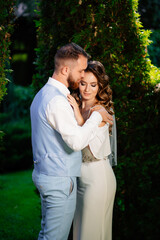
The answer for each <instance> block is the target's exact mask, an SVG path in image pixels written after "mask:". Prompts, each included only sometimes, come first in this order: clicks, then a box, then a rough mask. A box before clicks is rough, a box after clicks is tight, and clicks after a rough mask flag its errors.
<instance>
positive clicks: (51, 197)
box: [31, 43, 116, 240]
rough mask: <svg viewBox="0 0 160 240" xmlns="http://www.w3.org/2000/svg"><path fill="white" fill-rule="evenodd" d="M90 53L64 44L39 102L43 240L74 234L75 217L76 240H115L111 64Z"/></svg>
mask: <svg viewBox="0 0 160 240" xmlns="http://www.w3.org/2000/svg"><path fill="white" fill-rule="evenodd" d="M88 59H89V55H88V54H87V53H86V52H85V51H84V50H83V49H82V48H81V47H80V46H78V45H76V44H75V43H69V44H67V45H65V46H63V47H61V48H60V49H59V50H57V53H56V55H55V58H54V67H55V68H54V72H53V76H52V77H50V78H49V80H48V82H47V83H46V84H45V85H44V87H43V88H42V89H41V90H40V91H39V92H38V93H37V94H36V96H35V98H34V100H33V102H32V104H31V127H32V150H33V161H34V170H33V174H32V178H33V182H34V184H35V186H36V187H37V189H38V190H39V193H40V197H41V209H42V220H41V231H40V233H39V237H38V239H39V240H40V239H43V240H67V238H68V235H69V231H70V227H71V224H72V221H73V239H74V240H111V238H112V212H113V204H114V197H115V191H116V180H115V176H114V173H113V170H112V167H111V164H110V160H111V162H112V159H111V158H112V155H113V154H111V145H112V144H113V145H115V140H114V136H113V135H114V134H113V133H114V132H115V131H114V128H115V124H113V116H112V115H113V103H112V91H111V89H110V87H109V78H108V76H107V75H106V72H105V69H104V66H103V65H102V64H101V63H100V62H98V61H89V62H88ZM68 88H70V89H72V90H73V94H72V95H71V94H70V91H69V89H68ZM73 96H74V97H73ZM112 125H113V126H112ZM110 135H111V137H110ZM115 150H116V149H115ZM114 160H115V159H114ZM73 219H74V220H73Z"/></svg>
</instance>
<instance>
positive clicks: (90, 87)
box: [79, 72, 99, 100]
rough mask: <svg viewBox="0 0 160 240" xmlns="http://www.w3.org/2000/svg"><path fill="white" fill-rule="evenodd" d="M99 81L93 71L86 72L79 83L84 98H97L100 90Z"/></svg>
mask: <svg viewBox="0 0 160 240" xmlns="http://www.w3.org/2000/svg"><path fill="white" fill-rule="evenodd" d="M98 88H99V87H98V81H97V78H96V77H95V75H94V74H93V73H92V72H85V73H84V78H83V80H81V81H80V83H79V91H80V94H81V97H82V100H95V99H96V96H97V92H98Z"/></svg>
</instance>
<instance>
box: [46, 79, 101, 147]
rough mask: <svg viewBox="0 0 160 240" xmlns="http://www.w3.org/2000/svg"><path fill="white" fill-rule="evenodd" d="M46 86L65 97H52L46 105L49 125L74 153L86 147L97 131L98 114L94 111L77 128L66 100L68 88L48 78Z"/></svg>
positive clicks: (99, 119) (99, 117) (99, 118)
mask: <svg viewBox="0 0 160 240" xmlns="http://www.w3.org/2000/svg"><path fill="white" fill-rule="evenodd" d="M47 84H50V85H52V86H54V87H56V88H57V89H58V90H59V91H60V92H61V93H62V94H63V95H64V96H65V97H66V99H65V98H64V97H63V96H61V95H57V96H55V97H54V96H53V99H52V100H51V101H50V102H49V103H48V105H47V109H46V116H47V120H48V122H49V124H50V125H51V126H52V128H54V129H55V130H56V131H58V132H59V133H60V134H61V136H62V138H63V140H64V141H65V142H66V144H67V145H68V146H69V147H70V148H71V149H73V150H74V151H79V150H81V149H83V148H84V147H86V146H87V145H88V144H89V142H90V141H91V140H92V139H93V138H94V137H95V135H96V133H97V132H98V131H99V127H98V125H99V124H100V123H101V121H102V117H101V115H100V113H98V112H96V111H94V112H93V113H92V114H91V116H90V118H89V119H88V120H87V121H86V122H85V124H84V125H83V126H79V125H78V124H77V121H76V119H75V117H74V112H73V109H72V107H71V105H70V104H69V102H68V100H67V95H68V94H70V92H69V90H68V88H67V87H66V86H65V85H64V84H62V83H61V82H59V81H57V80H55V79H53V78H49V80H48V82H47Z"/></svg>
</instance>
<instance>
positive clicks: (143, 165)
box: [33, 0, 160, 240]
mask: <svg viewBox="0 0 160 240" xmlns="http://www.w3.org/2000/svg"><path fill="white" fill-rule="evenodd" d="M39 8H40V10H41V11H40V13H39V17H40V20H38V21H37V22H36V25H37V34H38V48H37V50H36V51H37V61H36V64H37V66H36V70H37V74H36V75H35V76H34V81H33V84H34V87H35V89H36V90H38V89H39V88H40V87H41V86H42V85H43V84H44V83H45V82H46V81H47V79H48V77H49V76H51V75H52V72H53V65H54V64H53V63H54V62H53V61H54V54H55V52H56V49H57V48H58V47H60V46H62V45H64V44H66V43H68V42H71V41H74V42H76V43H78V44H79V45H81V46H82V47H84V48H85V49H86V50H87V51H88V53H89V54H91V56H92V58H93V59H95V60H99V61H101V62H102V63H103V64H104V65H105V68H106V72H107V73H108V75H109V76H110V84H111V87H112V89H113V100H114V103H115V114H116V118H117V130H118V166H117V167H116V168H115V174H116V178H117V183H118V186H117V195H116V201H115V210H114V222H113V226H114V231H113V232H114V239H115V240H122V239H123V240H132V239H135V235H136V239H145V240H150V239H154V240H155V239H156V240H157V239H158V238H159V235H160V233H159V227H158V224H159V214H157V211H158V210H157V209H158V206H157V203H158V201H159V198H160V197H159V195H158V194H157V193H158V186H159V185H158V179H159V171H160V165H159V160H160V155H159V152H160V138H159V132H160V127H159V122H160V113H159V110H160V106H159V102H160V101H159V100H160V92H158V91H157V92H156V91H155V85H156V84H158V83H159V82H160V70H159V69H158V68H157V67H155V66H153V65H152V64H151V61H150V59H149V55H148V52H147V46H148V45H149V43H150V40H149V35H150V31H147V30H144V29H143V28H142V24H141V22H140V21H139V15H138V13H137V8H138V1H137V0H108V1H106V0H105V1H104V0H100V1H98V0H93V1H90V0H77V1H76V0H74V1H71V0H67V1H51V0H48V1H45V0H41V1H40V5H39Z"/></svg>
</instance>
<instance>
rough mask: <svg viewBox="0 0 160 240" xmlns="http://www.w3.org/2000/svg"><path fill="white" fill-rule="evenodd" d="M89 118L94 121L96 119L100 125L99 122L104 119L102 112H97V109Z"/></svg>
mask: <svg viewBox="0 0 160 240" xmlns="http://www.w3.org/2000/svg"><path fill="white" fill-rule="evenodd" d="M89 119H91V120H92V121H96V122H97V124H98V125H99V124H100V123H101V122H102V120H103V119H102V116H101V114H100V113H99V112H97V111H94V112H93V113H92V114H91V116H90V118H89Z"/></svg>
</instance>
